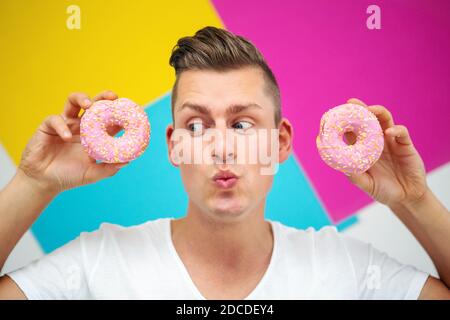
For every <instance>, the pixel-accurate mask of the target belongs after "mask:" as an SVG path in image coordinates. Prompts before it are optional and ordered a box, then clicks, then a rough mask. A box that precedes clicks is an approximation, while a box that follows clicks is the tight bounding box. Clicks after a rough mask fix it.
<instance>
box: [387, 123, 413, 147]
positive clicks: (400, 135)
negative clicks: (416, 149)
mask: <svg viewBox="0 0 450 320" xmlns="http://www.w3.org/2000/svg"><path fill="white" fill-rule="evenodd" d="M385 133H386V134H387V135H389V136H391V137H393V138H395V141H396V142H397V143H400V144H404V145H411V144H412V140H411V137H410V135H409V132H408V129H407V128H406V127H405V126H403V125H395V126H393V127H390V128H388V129H386V131H385Z"/></svg>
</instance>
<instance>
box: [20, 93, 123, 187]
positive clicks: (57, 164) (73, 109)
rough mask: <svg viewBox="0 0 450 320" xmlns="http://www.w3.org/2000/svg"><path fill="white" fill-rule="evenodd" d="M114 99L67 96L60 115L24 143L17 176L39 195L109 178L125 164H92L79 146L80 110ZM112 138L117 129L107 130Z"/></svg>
mask: <svg viewBox="0 0 450 320" xmlns="http://www.w3.org/2000/svg"><path fill="white" fill-rule="evenodd" d="M115 99H117V95H116V94H115V93H114V92H112V91H105V92H102V93H100V94H99V95H97V96H96V97H95V98H93V99H92V101H91V100H90V99H89V97H88V96H87V95H86V94H84V93H72V94H71V95H69V97H68V99H67V102H66V106H65V108H64V112H63V113H62V114H60V115H52V116H49V117H48V118H47V119H45V121H44V122H43V123H42V124H41V125H40V126H39V128H38V130H37V131H36V132H35V134H34V135H33V137H32V138H31V139H30V141H29V142H28V144H27V146H26V148H25V151H24V152H23V154H22V159H21V161H20V164H19V167H18V174H21V175H22V176H23V177H25V178H26V179H27V180H29V181H30V183H32V184H33V185H34V186H35V187H37V188H38V189H39V190H41V191H43V192H50V193H54V194H57V193H59V192H61V191H64V190H67V189H70V188H74V187H77V186H81V185H84V184H88V183H93V182H96V181H98V180H100V179H103V178H106V177H110V176H112V175H114V174H115V173H117V171H118V170H119V169H120V168H121V167H123V166H124V165H125V164H126V163H125V164H123V163H122V164H121V163H116V164H107V163H96V161H95V160H94V159H92V158H90V157H89V156H88V155H87V153H86V152H85V151H84V150H83V146H82V145H81V144H80V120H81V117H80V116H79V115H78V114H79V112H80V110H81V109H84V110H86V109H88V108H89V107H90V106H91V104H92V102H95V101H97V100H115ZM108 131H109V133H110V134H111V135H115V134H116V133H117V132H119V131H120V128H112V129H110V130H108Z"/></svg>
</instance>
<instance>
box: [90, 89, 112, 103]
mask: <svg viewBox="0 0 450 320" xmlns="http://www.w3.org/2000/svg"><path fill="white" fill-rule="evenodd" d="M117 98H118V96H117V94H116V93H115V92H113V91H111V90H105V91H103V92H101V93H99V94H98V95H96V96H95V97H94V98H93V99H92V100H94V101H98V100H116V99H117Z"/></svg>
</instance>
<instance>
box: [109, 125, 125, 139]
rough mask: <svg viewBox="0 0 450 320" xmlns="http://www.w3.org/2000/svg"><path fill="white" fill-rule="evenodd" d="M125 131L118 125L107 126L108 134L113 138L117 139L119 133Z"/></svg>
mask: <svg viewBox="0 0 450 320" xmlns="http://www.w3.org/2000/svg"><path fill="white" fill-rule="evenodd" d="M121 130H123V127H122V126H119V125H117V124H110V125H107V126H106V132H107V133H108V134H109V135H110V136H111V137H115V136H116V134H117V133H118V132H120V131H121Z"/></svg>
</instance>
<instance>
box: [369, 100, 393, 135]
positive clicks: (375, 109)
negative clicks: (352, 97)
mask: <svg viewBox="0 0 450 320" xmlns="http://www.w3.org/2000/svg"><path fill="white" fill-rule="evenodd" d="M367 108H368V109H369V111H371V112H372V113H373V114H375V116H376V117H377V119H378V122H380V126H381V128H382V129H383V131H385V130H386V129H388V128H390V127H392V126H394V118H392V114H391V112H390V111H389V110H388V109H386V108H385V107H383V106H380V105H373V106H368V107H367Z"/></svg>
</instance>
